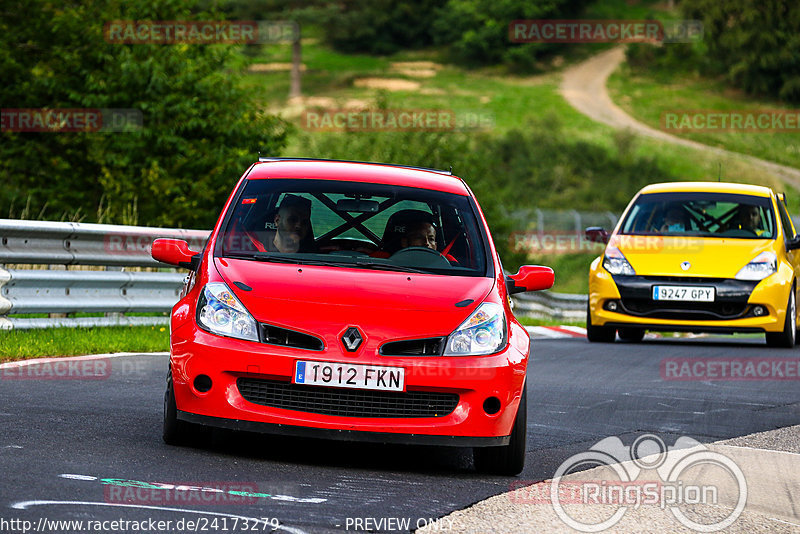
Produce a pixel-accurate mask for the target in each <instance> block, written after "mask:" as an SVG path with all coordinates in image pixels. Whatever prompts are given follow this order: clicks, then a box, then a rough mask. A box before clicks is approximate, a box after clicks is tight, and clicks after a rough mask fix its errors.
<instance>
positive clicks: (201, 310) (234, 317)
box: [197, 282, 258, 341]
mask: <svg viewBox="0 0 800 534" xmlns="http://www.w3.org/2000/svg"><path fill="white" fill-rule="evenodd" d="M197 322H198V323H199V324H200V326H202V327H203V328H204V329H205V330H208V331H209V332H211V333H214V334H219V335H222V336H229V337H236V338H239V339H248V340H250V341H258V329H257V328H256V325H257V323H256V320H255V319H253V316H252V315H250V312H248V311H247V309H246V308H245V307H244V306H242V303H241V302H239V299H237V298H236V295H234V294H233V291H231V290H230V288H229V287H228V286H226V285H225V284H223V283H222V282H211V283H210V284H207V285H206V287H204V288H203V291H202V292H201V293H200V298H199V299H198V301H197Z"/></svg>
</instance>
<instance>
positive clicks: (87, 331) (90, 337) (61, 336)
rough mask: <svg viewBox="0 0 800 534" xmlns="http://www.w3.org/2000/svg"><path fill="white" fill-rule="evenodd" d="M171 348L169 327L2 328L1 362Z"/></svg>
mask: <svg viewBox="0 0 800 534" xmlns="http://www.w3.org/2000/svg"><path fill="white" fill-rule="evenodd" d="M168 350H169V331H168V328H167V327H166V326H109V327H103V328H45V329H41V330H38V329H36V330H9V331H0V361H2V362H4V361H12V360H23V359H26V358H41V357H48V356H77V355H83V354H103V353H111V352H160V351H168Z"/></svg>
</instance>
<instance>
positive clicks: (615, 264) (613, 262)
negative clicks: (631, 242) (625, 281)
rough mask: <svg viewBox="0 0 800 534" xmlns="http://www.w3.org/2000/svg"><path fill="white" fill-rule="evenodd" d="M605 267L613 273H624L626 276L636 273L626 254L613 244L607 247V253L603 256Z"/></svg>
mask: <svg viewBox="0 0 800 534" xmlns="http://www.w3.org/2000/svg"><path fill="white" fill-rule="evenodd" d="M603 267H605V269H606V271H608V272H610V273H611V274H624V275H626V276H633V275H635V274H636V271H634V270H633V267H631V264H630V263H628V260H627V258H625V255H624V254H623V253H622V252H621V251H620V250H619V249H618V248H617V247H615V246H613V245H609V246H607V247H606V254H605V256H603Z"/></svg>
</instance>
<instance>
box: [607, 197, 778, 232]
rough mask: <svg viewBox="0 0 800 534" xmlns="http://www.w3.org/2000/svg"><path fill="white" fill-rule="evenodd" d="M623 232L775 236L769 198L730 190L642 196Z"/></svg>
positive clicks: (632, 210)
mask: <svg viewBox="0 0 800 534" xmlns="http://www.w3.org/2000/svg"><path fill="white" fill-rule="evenodd" d="M620 228H621V230H620V233H621V234H635V235H675V236H699V237H732V238H740V239H774V238H775V216H774V212H773V210H772V203H771V202H770V199H769V198H766V197H755V196H750V195H737V194H727V193H702V192H701V193H648V194H644V195H640V196H639V198H638V199H636V202H635V203H634V205H633V206H632V207H631V209H630V211H629V212H628V215H627V217H625V220H624V221H623V222H622V226H621V227H620Z"/></svg>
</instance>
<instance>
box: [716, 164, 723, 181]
mask: <svg viewBox="0 0 800 534" xmlns="http://www.w3.org/2000/svg"><path fill="white" fill-rule="evenodd" d="M717 165H719V170H718V171H717V181H718V182H721V181H722V162H721V161H720V162H718V163H717Z"/></svg>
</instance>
